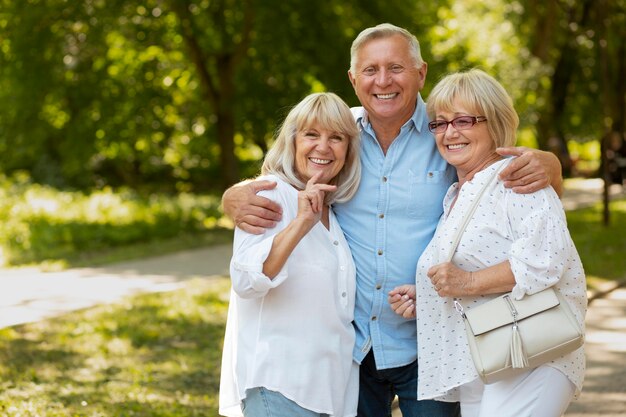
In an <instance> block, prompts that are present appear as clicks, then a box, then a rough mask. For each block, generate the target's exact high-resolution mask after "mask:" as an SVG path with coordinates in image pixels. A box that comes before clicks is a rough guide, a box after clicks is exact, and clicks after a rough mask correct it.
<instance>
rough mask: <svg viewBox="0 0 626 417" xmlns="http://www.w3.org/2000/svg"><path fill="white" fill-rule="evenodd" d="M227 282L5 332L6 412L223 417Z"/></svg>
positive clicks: (60, 416)
mask: <svg viewBox="0 0 626 417" xmlns="http://www.w3.org/2000/svg"><path fill="white" fill-rule="evenodd" d="M229 284H230V281H229V280H227V279H219V278H217V279H214V280H208V281H207V280H194V281H191V282H190V283H189V284H187V285H186V286H185V289H183V290H179V291H174V292H168V293H161V294H152V295H143V296H138V297H133V298H128V299H126V300H124V301H123V302H122V303H119V304H115V305H105V306H101V307H97V308H93V309H89V310H86V311H83V312H78V313H72V314H69V315H66V316H64V317H63V318H61V319H57V320H50V321H45V322H41V323H35V324H28V325H24V326H18V327H12V328H6V329H2V330H0V381H1V382H0V414H2V415H3V416H6V417H18V416H25V415H28V416H41V417H66V416H75V417H93V416H99V417H108V416H110V417H130V416H134V417H155V416H160V417H191V416H197V417H200V416H202V417H209V416H215V417H217V415H218V414H217V392H218V388H219V369H220V358H221V352H222V340H223V337H224V323H225V321H226V312H227V304H228V288H229Z"/></svg>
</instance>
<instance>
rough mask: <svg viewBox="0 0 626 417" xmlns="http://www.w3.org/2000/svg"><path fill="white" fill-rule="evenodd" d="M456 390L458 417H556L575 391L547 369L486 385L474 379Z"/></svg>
mask: <svg viewBox="0 0 626 417" xmlns="http://www.w3.org/2000/svg"><path fill="white" fill-rule="evenodd" d="M459 389H460V395H461V416H462V417H494V416H498V417H560V416H561V415H563V413H564V412H565V410H566V409H567V406H568V405H569V403H570V402H571V401H572V399H573V398H574V392H575V391H576V387H575V386H574V384H572V383H571V382H570V380H569V379H567V377H566V376H565V375H564V374H563V373H562V372H560V371H559V370H557V369H554V368H551V367H549V366H547V365H542V366H540V367H538V368H535V369H533V370H530V371H528V372H525V373H523V374H521V375H518V376H515V377H512V378H507V379H505V380H503V381H499V382H495V383H493V384H489V385H485V384H484V383H483V382H482V381H481V380H480V379H476V380H475V381H472V382H469V383H467V384H465V385H461V386H460V387H459Z"/></svg>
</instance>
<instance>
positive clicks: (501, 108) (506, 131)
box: [426, 69, 519, 147]
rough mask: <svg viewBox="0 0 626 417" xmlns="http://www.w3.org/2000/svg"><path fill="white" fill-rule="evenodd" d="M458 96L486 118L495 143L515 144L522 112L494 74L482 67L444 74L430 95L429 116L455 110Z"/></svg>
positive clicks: (501, 144)
mask: <svg viewBox="0 0 626 417" xmlns="http://www.w3.org/2000/svg"><path fill="white" fill-rule="evenodd" d="M457 99H458V100H460V101H461V102H462V103H463V104H465V105H467V106H468V107H469V108H470V109H471V110H472V111H474V112H475V113H476V114H475V115H476V116H485V117H486V118H487V130H488V131H489V135H490V136H491V139H492V140H493V142H494V143H495V145H496V147H503V146H513V145H515V132H516V130H517V126H518V125H519V116H518V115H517V112H516V111H515V108H514V107H513V101H512V100H511V97H510V96H509V95H508V94H507V92H506V90H505V89H504V87H502V85H501V84H500V83H499V82H498V81H497V80H496V79H495V78H493V77H492V76H490V75H489V74H487V73H486V72H484V71H481V70H479V69H472V70H469V71H467V72H456V73H452V74H449V75H447V76H445V77H444V78H443V79H442V80H441V81H439V82H438V83H437V85H436V86H435V87H434V88H433V90H432V91H431V93H430V95H429V96H428V102H427V104H426V111H427V113H428V117H429V118H430V119H431V120H434V119H435V118H436V117H437V112H440V111H448V112H453V111H454V110H455V108H454V101H455V100H457Z"/></svg>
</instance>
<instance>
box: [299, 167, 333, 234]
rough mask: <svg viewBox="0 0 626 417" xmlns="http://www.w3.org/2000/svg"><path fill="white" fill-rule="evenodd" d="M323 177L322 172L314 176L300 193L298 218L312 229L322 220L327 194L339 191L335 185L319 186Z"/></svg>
mask: <svg viewBox="0 0 626 417" xmlns="http://www.w3.org/2000/svg"><path fill="white" fill-rule="evenodd" d="M321 175H322V172H321V171H320V172H318V173H317V174H315V175H313V177H311V179H310V180H309V181H308V182H307V183H306V187H305V189H304V190H302V191H299V192H298V214H297V216H296V218H298V219H300V220H302V221H304V222H306V223H307V224H309V225H310V227H313V226H314V225H315V224H316V223H317V222H318V221H320V219H321V218H322V212H323V210H324V196H325V195H326V193H328V192H332V191H335V190H336V189H337V186H335V185H329V184H317V181H318V180H319V178H320V177H321Z"/></svg>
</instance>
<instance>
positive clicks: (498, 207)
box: [416, 160, 587, 401]
mask: <svg viewBox="0 0 626 417" xmlns="http://www.w3.org/2000/svg"><path fill="white" fill-rule="evenodd" d="M507 163H508V161H507V160H504V161H500V162H496V163H495V164H493V165H491V166H489V167H487V168H486V169H484V170H483V171H481V172H478V173H477V174H476V175H475V176H474V178H473V179H472V180H471V181H468V182H467V183H465V184H464V185H463V187H462V188H461V189H460V191H459V189H458V183H456V184H453V185H452V186H451V187H450V189H449V190H448V193H447V195H446V197H445V199H444V214H443V215H442V217H441V219H440V221H439V225H438V226H437V230H436V232H435V236H434V237H433V239H432V241H431V242H430V244H429V245H428V247H427V248H426V250H425V251H424V253H423V254H422V256H421V258H420V260H419V263H418V266H417V276H416V285H417V288H416V289H417V300H416V314H417V335H418V360H419V376H418V398H419V399H426V398H436V399H439V400H442V401H458V400H459V396H458V390H457V389H456V388H457V387H458V386H460V385H462V384H465V383H468V382H470V381H473V380H475V379H476V378H478V374H477V372H476V369H475V368H474V364H473V362H472V358H471V355H470V352H469V347H468V344H467V338H466V334H465V327H464V324H463V320H462V318H461V316H460V314H459V313H458V312H457V311H456V310H455V308H454V302H453V299H452V298H449V297H440V296H439V295H438V294H437V293H436V291H435V290H434V288H433V285H432V283H431V281H430V279H429V278H428V277H427V275H426V272H427V271H428V269H429V268H430V267H431V266H433V265H436V264H439V263H442V262H445V260H446V256H447V255H448V253H449V251H450V248H451V245H452V238H453V236H454V234H455V232H456V230H457V228H458V227H459V226H460V223H461V221H462V219H463V216H464V213H465V212H467V210H468V207H469V206H470V204H471V202H472V200H473V197H474V195H476V194H477V193H478V192H479V191H480V189H481V188H482V186H483V184H484V183H486V182H487V181H490V180H491V178H492V177H493V175H495V173H496V171H499V170H500V169H501V168H502V167H503V165H504V164H507ZM457 194H458V199H457V200H456V203H455V204H454V210H452V211H451V204H452V202H453V201H454V198H455V196H456V195H457ZM506 260H509V262H510V264H511V268H512V270H513V274H514V276H515V281H516V284H515V287H514V288H513V296H514V297H515V298H516V299H521V298H522V297H524V295H525V294H534V293H537V292H539V291H541V290H543V289H545V288H547V287H550V286H553V285H554V286H555V288H557V289H558V290H559V291H560V292H561V294H562V295H563V297H564V298H565V299H566V301H567V302H568V304H569V306H570V307H571V309H572V311H573V313H574V315H575V316H576V318H577V320H578V322H579V323H580V324H581V326H582V327H583V329H584V319H585V314H586V310H587V294H586V284H585V274H584V271H583V267H582V263H581V261H580V258H579V256H578V252H577V251H576V248H575V247H574V243H573V242H572V239H571V237H570V234H569V231H568V229H567V223H566V219H565V213H564V211H563V206H562V205H561V202H560V200H559V198H558V196H557V194H556V193H555V192H554V190H553V189H552V188H545V189H543V190H540V191H537V192H535V193H532V194H516V193H514V192H513V191H511V190H510V189H507V188H505V187H504V185H503V183H502V182H501V181H497V182H495V183H494V184H492V185H491V186H490V188H488V189H486V190H485V193H484V194H483V197H482V199H481V202H480V203H479V205H478V207H477V208H476V212H475V213H474V215H473V217H472V219H471V220H470V221H469V223H468V225H467V227H466V229H465V230H464V232H463V235H462V237H461V240H460V242H459V245H458V248H457V250H456V253H455V255H454V257H453V259H452V262H453V263H454V264H455V265H456V266H458V267H459V268H461V269H464V270H466V271H477V270H481V269H484V268H487V267H490V266H493V265H496V264H499V263H501V262H503V261H506ZM496 296H497V295H486V296H478V297H462V298H459V301H460V303H461V304H462V305H463V307H464V308H466V309H471V308H472V307H475V306H478V305H480V304H482V303H484V302H485V301H487V300H489V299H491V298H494V297H496ZM547 365H549V366H551V367H554V368H556V369H558V370H560V371H561V372H563V374H565V375H566V376H567V378H568V379H569V380H570V381H571V382H572V383H573V384H574V385H575V386H576V395H578V393H579V392H580V390H581V389H582V383H583V377H584V371H585V356H584V351H583V348H582V347H581V348H580V349H578V350H576V351H574V352H572V353H570V354H568V355H566V356H563V357H561V358H559V359H556V360H554V361H552V362H550V363H548V364H547Z"/></svg>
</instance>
